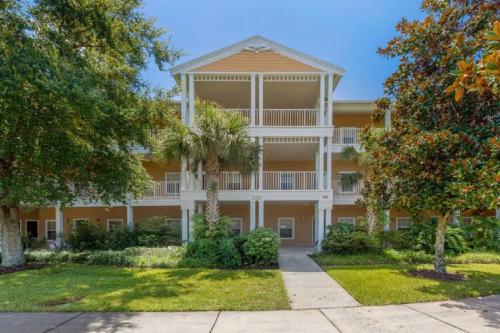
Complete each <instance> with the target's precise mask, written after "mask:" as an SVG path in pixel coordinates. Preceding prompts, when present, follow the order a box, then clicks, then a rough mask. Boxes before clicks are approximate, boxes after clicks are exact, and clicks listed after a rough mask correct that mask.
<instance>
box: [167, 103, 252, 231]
mask: <svg viewBox="0 0 500 333" xmlns="http://www.w3.org/2000/svg"><path fill="white" fill-rule="evenodd" d="M246 125H247V121H246V119H244V118H243V117H242V116H241V115H239V114H237V113H231V114H223V113H222V112H220V111H219V109H218V107H217V105H215V104H213V103H209V102H201V101H198V102H197V103H196V116H195V127H194V128H190V127H189V126H187V125H185V124H183V123H182V122H181V120H180V119H179V118H178V117H172V118H171V119H170V122H169V124H168V126H167V128H166V129H165V130H164V131H163V132H162V135H161V138H160V143H159V151H158V155H159V158H160V159H163V160H166V161H178V160H179V159H180V158H181V157H186V158H187V159H188V161H189V162H190V164H191V167H192V168H193V169H194V168H195V167H196V165H197V164H198V163H199V162H201V163H202V165H203V169H204V170H205V188H206V192H207V202H206V205H205V222H206V223H207V227H208V231H207V233H208V234H211V233H213V234H218V232H217V230H218V222H219V220H220V207H219V200H218V190H219V174H220V170H221V166H232V167H235V168H238V169H239V170H240V171H241V172H242V173H243V174H250V173H251V172H253V171H256V170H257V169H258V166H259V152H260V146H259V144H258V143H257V142H255V141H254V140H253V139H252V138H251V137H250V136H249V135H248V132H247V130H246Z"/></svg>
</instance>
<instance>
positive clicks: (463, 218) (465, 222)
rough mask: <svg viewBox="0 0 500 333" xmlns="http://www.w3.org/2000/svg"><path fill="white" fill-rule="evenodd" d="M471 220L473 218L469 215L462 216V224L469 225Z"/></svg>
mask: <svg viewBox="0 0 500 333" xmlns="http://www.w3.org/2000/svg"><path fill="white" fill-rule="evenodd" d="M472 221H473V219H472V217H471V216H467V217H462V224H463V225H471V224H472Z"/></svg>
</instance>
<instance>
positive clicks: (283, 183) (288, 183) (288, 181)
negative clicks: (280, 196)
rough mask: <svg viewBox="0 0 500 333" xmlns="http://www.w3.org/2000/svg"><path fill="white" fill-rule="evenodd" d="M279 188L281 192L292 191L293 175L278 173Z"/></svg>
mask: <svg viewBox="0 0 500 333" xmlns="http://www.w3.org/2000/svg"><path fill="white" fill-rule="evenodd" d="M280 188H281V189H282V190H293V173H291V172H282V173H280Z"/></svg>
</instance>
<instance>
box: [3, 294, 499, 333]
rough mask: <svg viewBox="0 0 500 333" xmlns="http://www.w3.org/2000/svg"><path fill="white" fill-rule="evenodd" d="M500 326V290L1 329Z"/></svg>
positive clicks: (14, 321) (63, 316)
mask: <svg viewBox="0 0 500 333" xmlns="http://www.w3.org/2000/svg"><path fill="white" fill-rule="evenodd" d="M499 331H500V295H496V296H488V297H484V298H473V299H466V300H462V301H448V302H432V303H418V304H406V305H388V306H357V307H346V308H329V309H314V310H288V311H261V312H259V311H254V312H246V311H243V312H224V311H223V312H217V311H212V312H169V313H165V312H162V313H0V332H1V333H25V332H29V333H49V332H50V333H55V332H59V333H81V332H87V333H97V332H99V333H103V332H106V333H107V332H120V333H128V332H142V333H146V332H147V333H160V332H161V333H170V332H172V333H173V332H176V333H177V332H182V333H191V332H195V333H196V332H203V333H210V332H231V333H233V332H242V333H244V332H285V333H294V332H315V333H323V332H333V333H338V332H341V333H350V332H352V333H363V332H367V333H368V332H370V333H371V332H418V333H421V332H439V333H447V332H470V333H474V332H478V333H479V332H481V333H488V332H499Z"/></svg>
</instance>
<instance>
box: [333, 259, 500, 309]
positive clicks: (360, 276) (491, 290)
mask: <svg viewBox="0 0 500 333" xmlns="http://www.w3.org/2000/svg"><path fill="white" fill-rule="evenodd" d="M324 268H325V270H326V271H327V273H328V274H329V275H330V276H331V277H332V278H334V279H335V280H336V281H337V282H338V283H340V285H342V287H344V288H345V289H346V290H347V291H348V292H349V293H350V294H351V295H352V296H353V297H354V298H356V300H358V302H360V303H361V304H364V305H385V304H402V303H414V302H427V301H439V300H447V299H459V298H466V297H476V296H485V295H492V294H498V293H500V264H460V265H448V270H449V271H450V272H454V271H460V272H463V273H465V274H466V275H467V277H468V279H467V280H466V281H458V282H457V281H453V282H449V281H446V282H444V281H435V280H430V279H425V278H419V277H413V276H409V275H408V274H407V271H408V270H413V269H418V268H427V269H428V268H432V266H431V265H408V264H385V265H342V266H335V267H324Z"/></svg>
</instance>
